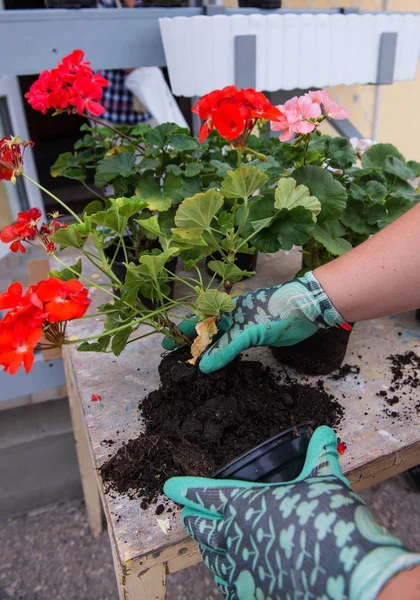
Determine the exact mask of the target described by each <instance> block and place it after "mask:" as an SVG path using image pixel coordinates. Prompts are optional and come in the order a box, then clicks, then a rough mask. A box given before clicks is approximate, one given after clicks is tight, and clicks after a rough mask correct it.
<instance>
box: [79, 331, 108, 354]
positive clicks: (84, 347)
mask: <svg viewBox="0 0 420 600" xmlns="http://www.w3.org/2000/svg"><path fill="white" fill-rule="evenodd" d="M110 339H111V338H110V336H109V335H103V336H101V337H100V338H98V340H97V341H96V342H82V343H81V344H80V345H79V346H77V350H78V351H79V352H106V350H107V348H108V345H109V341H110Z"/></svg>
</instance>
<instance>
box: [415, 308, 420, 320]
mask: <svg viewBox="0 0 420 600" xmlns="http://www.w3.org/2000/svg"><path fill="white" fill-rule="evenodd" d="M416 319H417V321H420V308H418V309H417V310H416Z"/></svg>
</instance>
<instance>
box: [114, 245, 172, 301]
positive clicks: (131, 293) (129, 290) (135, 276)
mask: <svg viewBox="0 0 420 600" xmlns="http://www.w3.org/2000/svg"><path fill="white" fill-rule="evenodd" d="M176 253H177V249H176V248H170V249H169V250H166V251H165V252H161V253H160V254H145V255H143V256H141V257H140V264H138V265H135V264H134V263H129V264H128V265H127V275H126V277H125V282H124V285H123V287H122V299H123V300H124V301H126V302H128V303H130V304H131V303H133V302H135V301H136V300H137V296H138V293H139V292H141V294H143V296H145V297H146V298H149V299H150V300H153V301H156V300H158V299H159V294H158V290H160V291H161V292H162V293H163V294H165V295H168V293H169V291H170V288H169V286H168V285H167V283H166V282H167V281H168V275H167V274H166V273H165V272H164V267H165V264H166V263H167V262H168V261H169V260H170V259H171V258H172V256H173V255H174V254H176Z"/></svg>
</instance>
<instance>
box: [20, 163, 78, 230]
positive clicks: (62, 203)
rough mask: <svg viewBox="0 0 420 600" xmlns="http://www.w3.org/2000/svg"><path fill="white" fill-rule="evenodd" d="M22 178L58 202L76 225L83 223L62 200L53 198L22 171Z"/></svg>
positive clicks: (53, 196)
mask: <svg viewBox="0 0 420 600" xmlns="http://www.w3.org/2000/svg"><path fill="white" fill-rule="evenodd" d="M22 177H25V179H27V180H28V181H30V182H31V183H33V184H34V185H36V187H37V188H39V189H40V190H41V191H43V192H45V194H48V196H50V197H51V198H53V199H54V200H55V201H56V202H58V204H60V206H62V207H63V208H65V209H66V211H67V212H68V213H70V214H71V215H72V216H73V217H74V218H75V219H76V221H77V222H78V223H83V221H82V219H81V218H80V217H78V216H77V215H76V213H75V212H73V211H72V210H71V208H69V207H68V206H67V204H64V202H63V201H62V200H60V198H57V196H55V195H54V194H52V193H51V192H50V191H49V190H47V189H46V188H44V187H43V186H42V185H41V184H40V183H38V182H37V181H35V180H34V179H32V177H29V175H27V174H26V173H25V172H24V171H22Z"/></svg>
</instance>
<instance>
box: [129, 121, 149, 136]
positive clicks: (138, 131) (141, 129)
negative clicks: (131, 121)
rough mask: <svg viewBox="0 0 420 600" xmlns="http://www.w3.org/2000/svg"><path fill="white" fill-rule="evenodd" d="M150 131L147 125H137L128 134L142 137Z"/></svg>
mask: <svg viewBox="0 0 420 600" xmlns="http://www.w3.org/2000/svg"><path fill="white" fill-rule="evenodd" d="M151 130H152V127H151V126H150V125H149V124H148V123H138V124H137V125H136V126H135V127H134V129H133V130H132V131H131V132H130V133H131V135H135V136H139V137H143V136H144V134H145V133H147V132H148V131H151Z"/></svg>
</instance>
